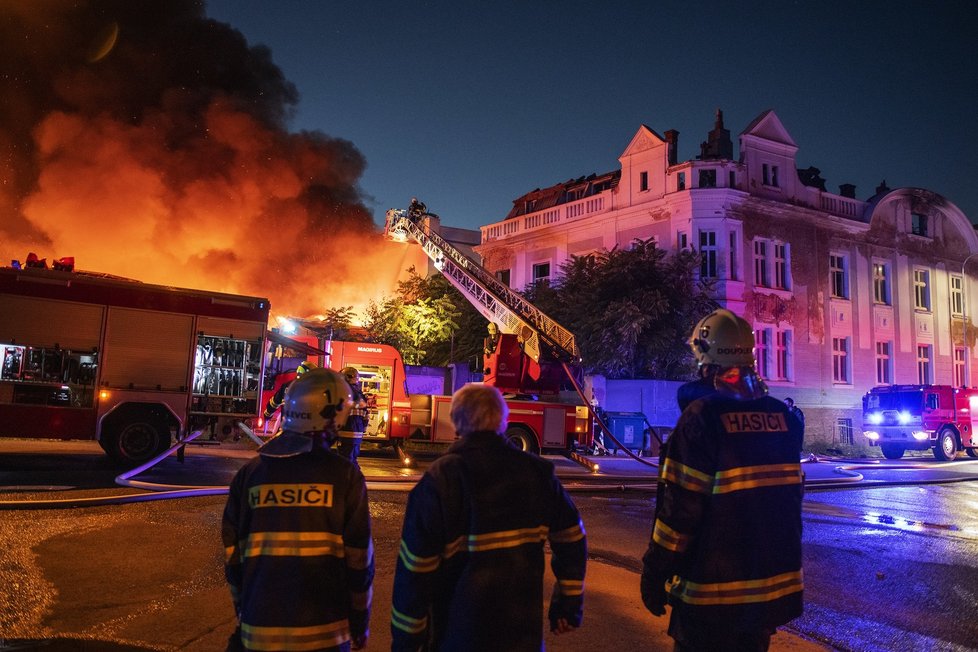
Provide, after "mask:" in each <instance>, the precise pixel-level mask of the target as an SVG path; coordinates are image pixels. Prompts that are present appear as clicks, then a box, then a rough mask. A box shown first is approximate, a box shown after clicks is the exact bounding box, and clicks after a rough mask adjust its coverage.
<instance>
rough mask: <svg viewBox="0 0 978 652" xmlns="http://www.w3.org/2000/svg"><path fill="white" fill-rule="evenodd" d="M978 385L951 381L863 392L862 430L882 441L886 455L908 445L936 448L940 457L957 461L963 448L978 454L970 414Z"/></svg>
mask: <svg viewBox="0 0 978 652" xmlns="http://www.w3.org/2000/svg"><path fill="white" fill-rule="evenodd" d="M976 410H978V389H974V388H966V387H951V386H950V385H887V386H881V387H874V388H873V389H871V390H870V391H869V392H868V393H867V394H866V395H865V396H863V434H864V435H865V436H866V437H867V438H868V439H869V440H870V441H871V442H872V443H873V444H878V445H879V446H880V448H881V449H882V451H883V456H884V457H886V458H887V459H891V460H896V459H900V458H901V457H903V454H904V452H906V451H908V450H927V449H928V448H932V449H933V450H934V457H936V458H937V459H939V460H953V459H954V456H955V455H956V454H957V452H958V451H959V450H961V449H964V450H966V451H967V453H968V456H969V457H978V435H976V434H975V431H974V427H973V424H972V414H973V413H974V412H975V411H976Z"/></svg>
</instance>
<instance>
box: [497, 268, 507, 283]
mask: <svg viewBox="0 0 978 652" xmlns="http://www.w3.org/2000/svg"><path fill="white" fill-rule="evenodd" d="M496 278H497V279H499V280H500V282H501V283H502V284H503V285H505V286H506V287H509V270H508V269H501V270H499V271H498V272H496Z"/></svg>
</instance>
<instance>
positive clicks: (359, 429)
mask: <svg viewBox="0 0 978 652" xmlns="http://www.w3.org/2000/svg"><path fill="white" fill-rule="evenodd" d="M340 374H342V375H343V377H344V378H345V379H346V382H347V384H348V385H349V386H350V393H351V394H352V395H353V407H352V408H351V409H350V416H349V417H347V419H346V423H345V424H344V425H343V426H342V427H341V428H340V437H339V444H338V445H337V449H338V452H339V454H340V455H342V456H343V457H345V458H346V459H348V460H350V461H351V462H353V463H354V464H356V463H357V458H358V457H360V444H361V443H363V433H364V431H366V429H367V420H368V419H369V418H370V409H369V408H368V406H367V397H366V396H365V395H364V393H363V390H361V389H360V372H359V371H357V370H356V368H355V367H343V369H342V370H340Z"/></svg>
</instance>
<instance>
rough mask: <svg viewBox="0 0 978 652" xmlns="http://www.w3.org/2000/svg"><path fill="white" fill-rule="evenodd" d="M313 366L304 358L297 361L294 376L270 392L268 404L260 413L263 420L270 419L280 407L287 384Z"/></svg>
mask: <svg viewBox="0 0 978 652" xmlns="http://www.w3.org/2000/svg"><path fill="white" fill-rule="evenodd" d="M315 367H316V365H314V364H313V363H311V362H307V361H305V360H303V361H302V362H300V363H299V366H298V367H296V369H295V376H294V377H292V378H291V379H290V380H287V381H285V382H284V383H282V384H281V385H279V387H278V389H277V390H275V393H274V394H272V397H271V398H270V399H268V404H267V405H265V411H264V412H263V413H262V418H263V419H264V420H265V421H268V420H269V419H271V418H272V417H273V416H274V415H275V412H276V411H277V410H278V409H279V408H280V407H282V402H283V401H284V400H285V392H286V391H287V390H288V389H289V385H291V384H292V383H293V382H295V379H296V378H298V377H299V376H301V375H302V374H304V373H306V372H307V371H309V370H310V369H315Z"/></svg>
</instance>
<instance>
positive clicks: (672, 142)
mask: <svg viewBox="0 0 978 652" xmlns="http://www.w3.org/2000/svg"><path fill="white" fill-rule="evenodd" d="M664 135H665V137H666V147H667V149H666V152H667V156H668V158H669V165H675V164H676V163H678V162H679V151H678V150H679V132H678V131H676V130H675V129H670V130H669V131H667V132H666V133H665V134H664Z"/></svg>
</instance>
